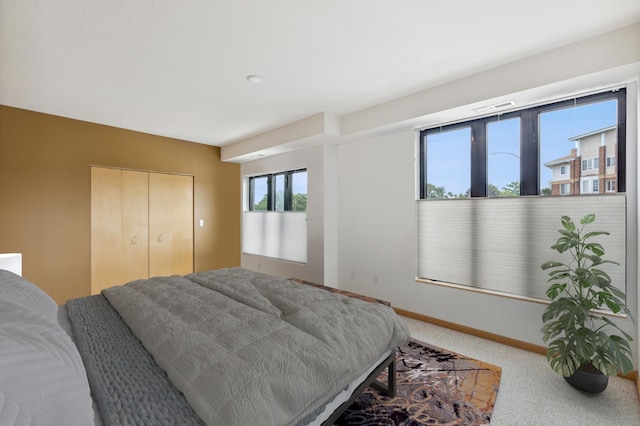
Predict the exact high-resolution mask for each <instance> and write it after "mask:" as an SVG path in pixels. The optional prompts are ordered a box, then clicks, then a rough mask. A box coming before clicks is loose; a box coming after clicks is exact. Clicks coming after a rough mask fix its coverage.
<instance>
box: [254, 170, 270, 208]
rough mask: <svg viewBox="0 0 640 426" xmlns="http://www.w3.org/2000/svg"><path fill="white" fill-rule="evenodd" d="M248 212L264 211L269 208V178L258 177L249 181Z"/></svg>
mask: <svg viewBox="0 0 640 426" xmlns="http://www.w3.org/2000/svg"><path fill="white" fill-rule="evenodd" d="M250 182H251V190H250V200H251V202H250V206H251V207H250V210H255V211H266V210H268V206H269V200H268V197H269V178H268V177H267V176H258V177H255V178H253V179H251V180H250Z"/></svg>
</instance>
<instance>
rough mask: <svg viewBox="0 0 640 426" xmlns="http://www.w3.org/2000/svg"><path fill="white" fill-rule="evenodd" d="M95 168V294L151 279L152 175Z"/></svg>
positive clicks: (93, 179) (93, 275)
mask: <svg viewBox="0 0 640 426" xmlns="http://www.w3.org/2000/svg"><path fill="white" fill-rule="evenodd" d="M147 175H148V174H147V173H146V172H136V171H129V170H120V169H109V168H103V167H92V168H91V293H92V294H97V293H100V291H102V290H103V289H105V288H108V287H111V286H114V285H120V284H124V283H126V282H129V281H132V280H135V279H139V278H147V277H148V276H149V275H148V274H149V271H148V252H149V248H148V247H149V242H148V240H149V239H148V233H147V229H148V200H147V199H148V195H147V191H148V182H147V181H148V177H147Z"/></svg>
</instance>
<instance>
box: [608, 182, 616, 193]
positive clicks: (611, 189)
mask: <svg viewBox="0 0 640 426" xmlns="http://www.w3.org/2000/svg"><path fill="white" fill-rule="evenodd" d="M615 190H616V181H615V180H608V181H607V192H615Z"/></svg>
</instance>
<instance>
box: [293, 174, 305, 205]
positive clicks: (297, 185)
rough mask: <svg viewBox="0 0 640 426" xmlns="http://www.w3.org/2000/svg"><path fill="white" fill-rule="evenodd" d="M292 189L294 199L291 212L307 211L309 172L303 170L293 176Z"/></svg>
mask: <svg viewBox="0 0 640 426" xmlns="http://www.w3.org/2000/svg"><path fill="white" fill-rule="evenodd" d="M291 188H292V192H293V199H292V201H291V210H292V211H294V212H306V211H307V171H306V170H302V171H299V172H295V173H292V174H291Z"/></svg>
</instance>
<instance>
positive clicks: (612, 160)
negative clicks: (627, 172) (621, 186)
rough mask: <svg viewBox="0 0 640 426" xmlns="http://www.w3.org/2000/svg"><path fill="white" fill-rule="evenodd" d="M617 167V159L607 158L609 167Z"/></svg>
mask: <svg viewBox="0 0 640 426" xmlns="http://www.w3.org/2000/svg"><path fill="white" fill-rule="evenodd" d="M615 166H616V157H607V167H615Z"/></svg>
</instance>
